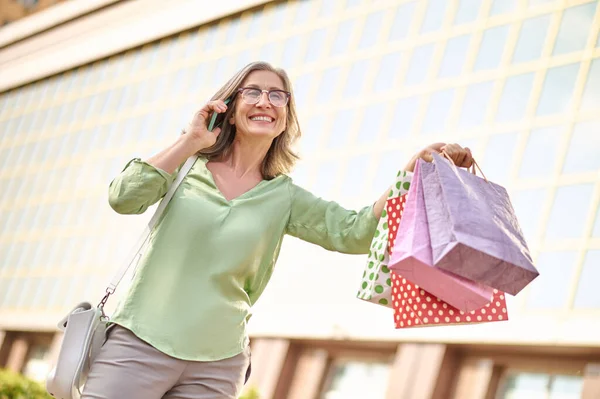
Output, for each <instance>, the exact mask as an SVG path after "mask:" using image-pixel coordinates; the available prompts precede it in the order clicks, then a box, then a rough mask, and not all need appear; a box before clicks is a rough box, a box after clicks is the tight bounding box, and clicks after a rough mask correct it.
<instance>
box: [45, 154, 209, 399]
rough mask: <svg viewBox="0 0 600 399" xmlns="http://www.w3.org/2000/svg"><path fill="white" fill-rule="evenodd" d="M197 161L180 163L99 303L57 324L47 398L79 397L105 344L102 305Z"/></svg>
mask: <svg viewBox="0 0 600 399" xmlns="http://www.w3.org/2000/svg"><path fill="white" fill-rule="evenodd" d="M197 159H198V156H197V155H193V156H191V157H190V158H188V159H187V161H186V162H185V163H184V165H183V166H182V168H181V169H180V171H179V173H178V174H177V178H176V179H175V181H174V182H173V184H171V187H170V188H169V191H167V193H166V194H165V196H164V197H163V200H162V201H161V203H160V205H159V206H158V208H157V209H156V212H155V213H154V215H153V216H152V218H151V219H150V222H148V225H147V226H146V228H145V229H144V232H143V233H142V235H141V236H140V239H139V241H138V242H137V244H136V246H135V247H134V251H133V256H132V257H131V258H129V259H131V261H129V262H128V263H125V264H124V265H123V266H121V267H120V268H119V270H118V271H117V273H116V274H115V276H114V277H113V279H112V280H111V282H110V284H109V285H108V287H107V288H106V293H105V294H104V297H103V298H102V299H101V300H100V303H98V305H97V306H93V305H92V304H91V303H89V302H81V303H80V304H78V305H77V306H75V307H74V308H73V310H71V311H70V312H69V313H68V314H67V315H66V316H65V317H64V318H63V319H62V320H61V321H60V322H59V323H58V328H59V329H60V330H62V331H64V336H63V341H62V344H61V347H60V352H59V355H58V359H57V362H56V365H55V367H54V368H53V369H52V370H51V371H50V373H49V374H48V376H47V378H46V390H47V391H48V393H49V394H50V395H52V396H54V397H55V398H58V399H79V398H80V397H81V394H82V392H83V387H84V385H85V382H86V380H87V376H88V373H89V370H90V366H91V364H92V363H93V361H94V359H95V358H96V356H97V355H98V352H99V351H100V348H101V347H102V344H103V343H104V341H105V337H106V328H107V326H108V323H109V317H108V316H107V315H106V314H105V313H104V305H105V304H106V301H107V300H108V298H109V297H110V296H111V295H112V294H113V293H114V292H115V290H116V289H117V286H118V285H119V283H120V282H121V280H122V279H123V276H124V275H125V273H126V272H127V270H129V268H130V267H131V266H132V265H137V263H138V261H139V259H140V257H141V255H142V253H143V250H144V247H145V244H146V241H147V240H148V237H149V236H150V232H151V231H152V229H153V228H154V226H155V225H156V222H157V221H158V219H159V218H160V216H161V215H162V213H163V212H164V210H165V208H166V206H167V204H168V203H169V201H170V200H171V198H172V197H173V194H174V193H175V191H176V190H177V188H178V187H179V185H180V184H181V182H182V181H183V178H184V177H185V176H186V175H187V173H188V172H189V171H190V169H191V168H192V166H193V165H194V163H195V162H196V160H197Z"/></svg>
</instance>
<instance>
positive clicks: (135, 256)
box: [98, 155, 198, 313]
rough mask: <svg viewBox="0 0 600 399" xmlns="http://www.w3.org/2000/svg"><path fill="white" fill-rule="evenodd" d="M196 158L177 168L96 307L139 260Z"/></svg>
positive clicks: (102, 304)
mask: <svg viewBox="0 0 600 399" xmlns="http://www.w3.org/2000/svg"><path fill="white" fill-rule="evenodd" d="M197 159H198V155H192V156H191V157H189V158H188V159H187V161H185V163H184V164H183V166H182V167H181V169H180V170H179V173H177V178H176V179H175V181H174V182H173V184H171V187H169V190H168V191H167V193H166V194H165V196H164V197H163V199H162V201H161V202H160V204H159V206H158V208H156V212H154V215H153V216H152V218H151V219H150V221H149V222H148V225H146V227H145V228H144V231H143V232H142V234H141V235H140V238H139V239H138V241H137V242H136V244H135V246H134V247H133V250H132V252H131V254H132V255H131V256H130V257H128V259H131V260H130V261H129V262H127V263H124V264H123V265H122V266H121V267H120V268H119V270H117V272H116V273H115V276H114V277H113V279H112V280H111V281H110V284H109V285H108V287H106V293H105V294H104V297H103V298H102V300H101V301H100V303H99V304H98V308H100V309H102V308H103V307H104V305H105V304H106V301H107V300H108V297H109V296H110V295H112V294H113V293H114V292H115V290H116V289H117V286H118V285H119V283H120V282H121V280H122V279H123V276H125V273H127V270H129V268H130V267H131V266H132V265H134V264H137V263H138V262H139V260H140V258H141V257H142V252H143V249H144V245H145V244H146V242H147V241H148V238H149V237H150V232H151V231H152V229H153V228H154V226H155V225H156V223H157V222H158V219H160V217H161V215H162V214H163V212H164V211H165V208H166V207H167V205H168V204H169V201H171V198H173V194H175V191H176V190H177V188H178V187H179V185H180V184H181V182H182V181H183V178H184V177H185V176H186V175H187V174H188V172H189V171H190V169H192V166H194V163H196V160H197ZM103 313H104V312H103Z"/></svg>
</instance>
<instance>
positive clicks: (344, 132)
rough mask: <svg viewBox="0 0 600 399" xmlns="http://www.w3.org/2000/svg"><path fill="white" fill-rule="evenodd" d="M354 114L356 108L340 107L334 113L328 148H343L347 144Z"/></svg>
mask: <svg viewBox="0 0 600 399" xmlns="http://www.w3.org/2000/svg"><path fill="white" fill-rule="evenodd" d="M355 115H356V110H354V109H342V110H340V111H338V112H337V113H336V115H335V119H334V120H333V126H331V129H330V130H331V135H330V136H329V144H328V145H327V147H328V148H332V149H336V148H343V147H345V146H346V145H347V144H348V136H349V135H350V132H351V130H352V127H353V126H354V116H355Z"/></svg>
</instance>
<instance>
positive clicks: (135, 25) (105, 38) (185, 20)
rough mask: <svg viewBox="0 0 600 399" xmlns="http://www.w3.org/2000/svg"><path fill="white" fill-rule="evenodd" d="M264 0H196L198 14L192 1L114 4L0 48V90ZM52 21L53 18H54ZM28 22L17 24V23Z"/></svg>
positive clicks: (140, 0) (143, 0) (144, 0)
mask: <svg viewBox="0 0 600 399" xmlns="http://www.w3.org/2000/svg"><path fill="white" fill-rule="evenodd" d="M269 1H270V0H230V1H227V2H212V1H202V3H203V5H202V7H201V10H202V12H198V11H199V2H196V1H186V0H172V1H169V2H156V1H152V0H132V1H127V2H119V3H117V4H114V5H113V6H112V7H108V8H105V9H101V10H99V11H97V12H95V13H93V14H90V15H86V16H84V17H82V18H78V19H76V20H73V21H71V22H68V23H64V24H62V25H60V26H58V27H55V28H53V29H50V30H49V31H47V32H43V33H41V34H38V35H36V36H34V37H31V38H28V39H25V40H23V41H21V42H17V43H15V44H13V45H10V46H8V47H5V48H0V69H2V72H3V73H2V74H0V92H2V91H5V90H8V89H10V88H13V87H15V86H19V85H23V84H25V83H28V82H30V81H32V80H37V79H41V78H43V77H46V76H49V75H52V74H55V73H58V72H62V71H64V70H67V69H71V68H74V67H76V66H79V65H84V64H87V63H90V62H92V61H94V60H97V59H100V58H104V57H107V56H109V55H112V54H115V53H118V52H121V51H124V50H127V49H129V48H132V47H136V46H140V45H142V44H145V43H147V42H150V41H153V40H157V39H160V38H163V37H165V36H169V35H172V34H175V33H179V32H181V31H183V30H186V29H189V28H192V27H196V26H199V25H202V24H204V23H207V22H210V21H213V20H216V19H219V18H223V17H225V16H228V15H231V14H234V13H236V12H240V11H243V10H247V9H249V8H252V7H254V6H257V5H260V4H264V3H267V2H269ZM74 3H79V2H74ZM45 12H46V13H48V14H51V13H52V12H53V10H52V8H51V9H49V10H47V11H45ZM40 15H41V14H40ZM41 17H43V16H40V18H41ZM56 18H57V19H59V18H60V15H57V16H56ZM28 23H29V22H28V21H27V20H23V24H28ZM6 29H7V32H5V34H6V35H9V36H10V32H9V31H10V30H22V29H23V28H22V27H20V26H15V27H12V26H9V27H7V28H6ZM28 29H30V30H32V31H35V30H36V29H37V28H36V27H35V26H28ZM20 34H21V35H23V34H24V33H23V32H20ZM0 42H1V35H0Z"/></svg>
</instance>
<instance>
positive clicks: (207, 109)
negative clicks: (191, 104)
mask: <svg viewBox="0 0 600 399" xmlns="http://www.w3.org/2000/svg"><path fill="white" fill-rule="evenodd" d="M225 111H227V105H225V102H223V100H214V101H209V102H207V103H206V104H205V105H204V106H203V107H202V108H200V110H199V111H198V112H196V114H195V115H194V119H196V120H198V122H203V123H206V120H208V117H209V115H210V114H211V112H216V113H219V114H220V113H223V112H225Z"/></svg>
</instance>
